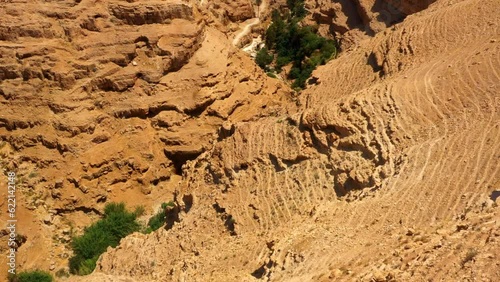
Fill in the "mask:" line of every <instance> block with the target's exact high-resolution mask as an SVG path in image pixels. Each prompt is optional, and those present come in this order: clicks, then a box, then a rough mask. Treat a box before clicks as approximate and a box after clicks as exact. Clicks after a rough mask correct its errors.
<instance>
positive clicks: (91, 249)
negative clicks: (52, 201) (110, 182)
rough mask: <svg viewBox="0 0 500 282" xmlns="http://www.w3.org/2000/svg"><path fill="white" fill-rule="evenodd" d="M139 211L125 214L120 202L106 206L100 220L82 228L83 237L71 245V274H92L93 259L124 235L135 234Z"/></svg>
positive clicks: (76, 239) (114, 245)
mask: <svg viewBox="0 0 500 282" xmlns="http://www.w3.org/2000/svg"><path fill="white" fill-rule="evenodd" d="M140 213H141V211H140V209H136V210H135V211H134V212H129V211H128V210H127V209H126V208H125V204H124V203H110V204H108V205H106V207H105V208H104V217H103V218H102V219H100V220H99V221H97V222H95V223H93V224H92V225H90V226H89V227H87V228H85V230H84V233H83V235H81V236H79V237H76V238H74V239H73V241H72V242H71V247H72V248H73V252H74V256H73V257H72V258H70V260H69V268H70V271H71V273H73V274H78V275H87V274H90V273H92V271H94V268H95V266H96V262H97V259H98V258H99V256H100V255H101V254H102V253H104V252H105V251H106V249H107V248H108V247H110V246H111V247H116V246H117V245H118V243H119V242H120V240H121V239H122V238H124V237H125V236H127V235H129V234H131V233H133V232H135V231H139V230H140V228H141V226H140V224H139V223H138V222H137V220H136V219H137V217H138V216H139V215H140Z"/></svg>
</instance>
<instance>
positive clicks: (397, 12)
mask: <svg viewBox="0 0 500 282" xmlns="http://www.w3.org/2000/svg"><path fill="white" fill-rule="evenodd" d="M434 2H436V0H418V1H417V0H376V1H375V4H374V5H373V7H372V10H371V11H372V12H374V13H378V16H377V20H378V21H380V22H383V23H385V25H386V26H387V27H389V26H392V25H394V24H397V23H400V22H402V21H403V20H404V19H405V18H406V17H407V16H409V15H411V14H414V13H417V12H420V11H422V10H425V9H427V8H428V7H429V5H430V4H432V3H434Z"/></svg>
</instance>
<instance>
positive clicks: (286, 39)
mask: <svg viewBox="0 0 500 282" xmlns="http://www.w3.org/2000/svg"><path fill="white" fill-rule="evenodd" d="M287 4H288V7H289V9H288V10H287V11H282V12H279V11H277V10H274V11H273V13H272V23H271V25H270V26H269V27H268V29H267V31H266V34H265V43H266V47H267V48H262V49H260V50H259V52H258V53H257V56H256V58H255V60H256V63H257V64H258V65H259V66H260V67H261V68H263V69H264V70H266V71H267V72H271V71H272V68H271V67H270V66H271V64H272V63H273V62H274V70H275V71H276V72H278V73H279V72H281V70H282V67H283V66H285V65H288V64H290V63H292V68H291V70H290V73H289V74H288V78H289V79H293V80H294V82H293V84H292V87H293V88H304V87H305V85H306V81H307V79H308V78H309V77H310V76H311V74H312V72H313V70H314V69H315V68H316V67H317V66H318V65H322V64H325V63H326V62H327V61H328V60H330V59H331V58H333V57H335V56H336V54H337V43H336V41H334V40H331V39H326V38H323V37H321V36H319V35H318V34H317V28H315V27H312V26H303V25H301V23H300V21H301V20H302V19H303V18H304V16H305V15H306V14H307V10H306V9H305V8H304V1H303V0H287Z"/></svg>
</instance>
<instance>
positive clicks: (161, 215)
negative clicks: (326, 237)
mask: <svg viewBox="0 0 500 282" xmlns="http://www.w3.org/2000/svg"><path fill="white" fill-rule="evenodd" d="M173 206H174V202H172V201H170V202H168V203H162V204H161V208H160V210H159V211H158V212H157V213H156V214H155V215H153V216H152V217H151V218H150V219H149V221H148V227H147V228H146V230H145V231H144V233H151V232H153V231H156V230H158V229H160V227H162V226H164V225H165V223H166V219H167V218H166V216H167V215H166V209H167V207H173Z"/></svg>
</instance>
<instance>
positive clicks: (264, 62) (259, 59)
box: [255, 47, 274, 69]
mask: <svg viewBox="0 0 500 282" xmlns="http://www.w3.org/2000/svg"><path fill="white" fill-rule="evenodd" d="M273 59H274V56H273V55H272V54H269V52H268V51H267V48H265V47H264V48H262V49H260V50H259V52H257V56H256V57H255V62H256V63H257V65H259V67H261V68H263V69H267V66H268V65H269V64H270V63H272V62H273Z"/></svg>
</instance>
